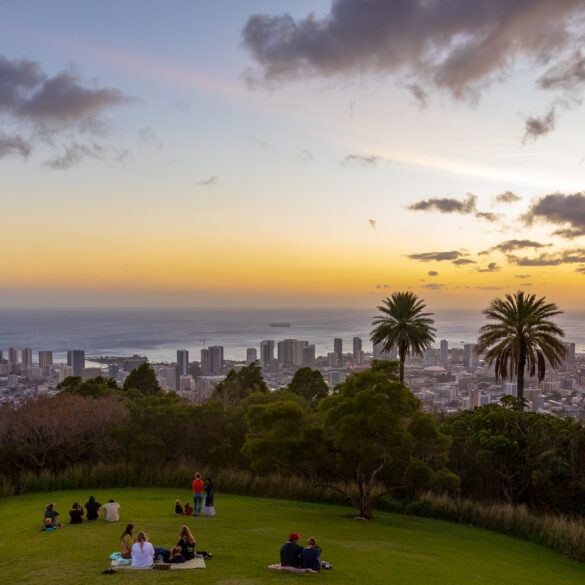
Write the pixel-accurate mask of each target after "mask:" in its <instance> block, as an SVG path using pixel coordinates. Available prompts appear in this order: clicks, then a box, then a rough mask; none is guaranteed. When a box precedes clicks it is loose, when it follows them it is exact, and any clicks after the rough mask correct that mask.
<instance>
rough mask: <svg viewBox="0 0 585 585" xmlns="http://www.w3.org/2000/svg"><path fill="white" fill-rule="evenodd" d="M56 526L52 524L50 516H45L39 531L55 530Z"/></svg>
mask: <svg viewBox="0 0 585 585" xmlns="http://www.w3.org/2000/svg"><path fill="white" fill-rule="evenodd" d="M55 528H56V526H53V524H51V519H50V518H45V521H44V523H43V527H42V528H41V532H42V531H43V530H46V531H49V530H55Z"/></svg>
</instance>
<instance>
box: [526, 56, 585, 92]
mask: <svg viewBox="0 0 585 585" xmlns="http://www.w3.org/2000/svg"><path fill="white" fill-rule="evenodd" d="M536 83H537V86H538V87H539V88H541V89H563V90H565V91H575V90H576V89H577V88H578V87H579V86H581V85H583V84H584V83H585V57H584V56H583V54H582V53H581V51H580V50H578V51H575V52H574V53H573V54H572V55H571V56H570V57H569V58H567V59H563V60H562V61H559V62H558V63H555V64H554V65H553V66H552V67H550V68H549V69H548V70H547V71H546V72H545V73H544V75H542V76H541V77H540V78H539V79H538V81H537V82H536Z"/></svg>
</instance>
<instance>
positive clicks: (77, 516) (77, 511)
mask: <svg viewBox="0 0 585 585" xmlns="http://www.w3.org/2000/svg"><path fill="white" fill-rule="evenodd" d="M69 516H70V517H71V520H70V521H69V524H81V523H82V522H83V508H82V507H81V506H80V505H79V503H78V502H74V504H73V506H71V510H69Z"/></svg>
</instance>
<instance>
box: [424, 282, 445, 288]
mask: <svg viewBox="0 0 585 585" xmlns="http://www.w3.org/2000/svg"><path fill="white" fill-rule="evenodd" d="M421 288H426V289H427V290H441V289H442V288H445V285H444V284H437V283H434V282H431V283H429V284H423V285H422V286H421Z"/></svg>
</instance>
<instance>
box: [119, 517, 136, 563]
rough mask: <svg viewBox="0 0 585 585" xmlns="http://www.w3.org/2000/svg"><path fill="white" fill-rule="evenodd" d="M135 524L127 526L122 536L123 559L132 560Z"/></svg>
mask: <svg viewBox="0 0 585 585" xmlns="http://www.w3.org/2000/svg"><path fill="white" fill-rule="evenodd" d="M133 534H134V524H127V525H126V528H125V529H124V532H122V536H120V550H121V556H122V558H123V559H131V558H132V545H133V544H134V536H133Z"/></svg>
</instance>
